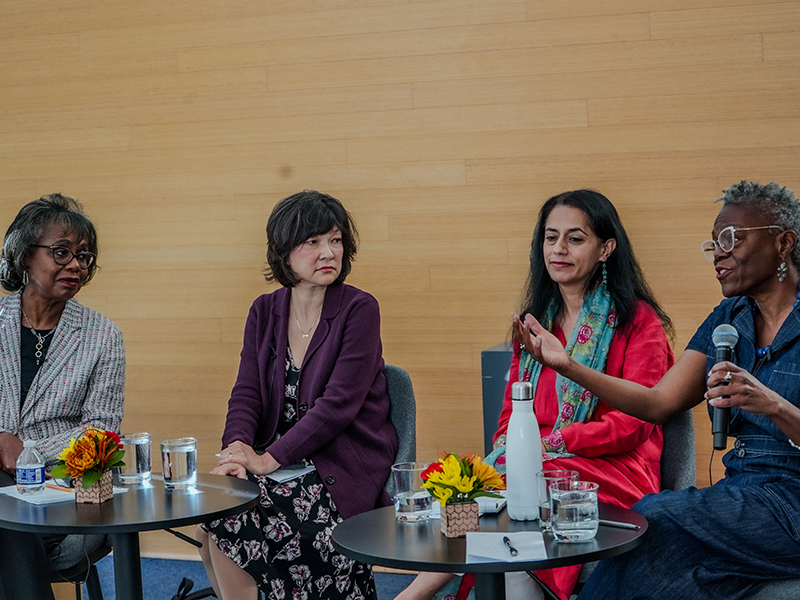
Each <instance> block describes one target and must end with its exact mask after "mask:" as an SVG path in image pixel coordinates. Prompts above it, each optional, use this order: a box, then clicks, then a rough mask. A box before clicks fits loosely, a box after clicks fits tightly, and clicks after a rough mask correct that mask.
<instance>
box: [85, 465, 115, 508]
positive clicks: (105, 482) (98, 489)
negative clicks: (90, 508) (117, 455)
mask: <svg viewBox="0 0 800 600" xmlns="http://www.w3.org/2000/svg"><path fill="white" fill-rule="evenodd" d="M113 497H114V485H113V483H112V481H111V471H105V472H103V474H102V475H101V476H100V479H99V480H98V481H97V483H95V484H94V485H93V486H92V487H90V488H89V489H88V490H85V489H83V476H82V475H81V476H79V477H78V478H77V479H75V502H80V503H82V504H100V503H101V502H105V501H106V500H111V498H113Z"/></svg>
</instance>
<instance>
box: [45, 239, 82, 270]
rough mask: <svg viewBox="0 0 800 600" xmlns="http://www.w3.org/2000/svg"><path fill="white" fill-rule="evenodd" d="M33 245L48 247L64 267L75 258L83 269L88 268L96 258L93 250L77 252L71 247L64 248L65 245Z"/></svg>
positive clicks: (54, 258) (55, 259)
mask: <svg viewBox="0 0 800 600" xmlns="http://www.w3.org/2000/svg"><path fill="white" fill-rule="evenodd" d="M33 247H34V248H47V249H48V250H50V252H52V253H53V260H54V261H56V264H57V265H61V266H62V267H64V266H66V265H68V264H69V263H71V262H72V259H73V258H74V259H76V260H77V261H78V266H79V267H80V268H81V269H88V268H89V267H91V266H92V265H93V264H94V259H95V258H96V256H95V255H94V254H92V253H91V252H78V253H77V254H75V253H74V252H73V251H72V250H70V249H69V248H64V246H42V245H41V244H34V245H33Z"/></svg>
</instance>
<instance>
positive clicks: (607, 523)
mask: <svg viewBox="0 0 800 600" xmlns="http://www.w3.org/2000/svg"><path fill="white" fill-rule="evenodd" d="M600 525H605V526H606V527H619V528H620V529H641V527H640V526H639V525H635V524H633V523H622V522H620V521H606V520H605V519H600Z"/></svg>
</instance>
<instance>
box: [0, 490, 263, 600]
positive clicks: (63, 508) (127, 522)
mask: <svg viewBox="0 0 800 600" xmlns="http://www.w3.org/2000/svg"><path fill="white" fill-rule="evenodd" d="M121 487H124V488H125V489H127V490H128V491H127V492H124V493H121V494H114V498H113V499H112V500H109V501H107V502H103V503H102V504H77V503H75V502H74V501H66V502H59V503H56V504H46V505H35V504H30V503H28V502H24V501H22V500H19V499H17V498H12V497H10V496H6V495H4V494H0V527H2V528H4V529H13V530H16V531H28V532H33V533H58V534H69V533H83V534H107V535H108V536H109V539H110V542H111V547H112V548H113V549H114V581H115V588H116V595H117V599H118V600H141V599H142V567H141V561H140V555H139V532H140V531H152V530H156V529H167V528H171V527H181V526H183V525H194V524H196V523H202V522H205V521H211V520H214V519H219V518H222V517H226V516H228V515H232V514H236V513H239V512H242V511H244V510H246V509H248V508H252V507H254V506H255V505H256V504H258V499H259V496H260V491H259V488H258V486H257V485H256V484H254V483H252V482H250V481H247V480H242V479H237V478H235V477H227V476H224V475H205V474H202V475H201V474H198V476H197V485H196V487H195V488H194V489H187V490H166V489H165V488H164V483H163V481H162V480H161V477H160V476H154V477H153V478H152V479H151V480H150V481H149V482H145V483H142V484H136V485H126V486H121Z"/></svg>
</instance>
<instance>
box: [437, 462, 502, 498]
mask: <svg viewBox="0 0 800 600" xmlns="http://www.w3.org/2000/svg"><path fill="white" fill-rule="evenodd" d="M422 481H423V484H422V487H424V488H425V489H427V490H428V492H429V493H430V495H431V496H433V497H434V498H436V500H438V501H439V504H441V505H442V506H445V505H447V504H463V503H466V502H473V501H474V500H475V498H478V497H479V496H487V497H489V498H502V496H501V495H500V494H497V493H494V492H490V491H489V490H491V489H495V490H504V489H505V487H506V486H505V483H503V478H502V477H500V474H499V473H498V472H497V471H496V470H495V468H494V467H493V466H491V465H487V464H485V463H484V462H482V461H481V458H480V457H479V456H478V455H477V454H466V455H465V456H458V455H456V454H453V453H452V452H450V453H448V454H445V455H444V457H443V458H441V459H440V460H439V461H438V462H435V463H431V465H430V466H429V467H428V468H427V469H425V470H424V471H423V472H422Z"/></svg>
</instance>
